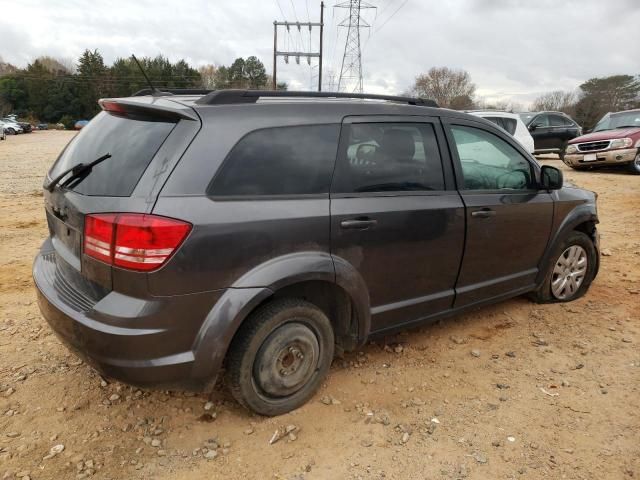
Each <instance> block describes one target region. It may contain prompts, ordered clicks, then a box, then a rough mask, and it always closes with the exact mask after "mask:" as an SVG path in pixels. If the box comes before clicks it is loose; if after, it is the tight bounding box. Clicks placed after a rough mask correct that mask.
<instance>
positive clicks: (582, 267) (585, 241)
mask: <svg viewBox="0 0 640 480" xmlns="http://www.w3.org/2000/svg"><path fill="white" fill-rule="evenodd" d="M597 261H598V252H597V250H596V247H595V246H594V244H593V241H592V240H591V238H589V236H587V235H586V234H584V233H582V232H577V231H573V232H571V233H570V234H569V236H568V237H567V238H566V239H565V241H564V242H562V243H561V245H560V246H559V247H558V248H556V251H555V252H554V255H553V257H552V260H551V262H552V263H550V264H549V265H548V266H547V274H546V275H545V278H544V281H543V282H542V285H540V287H539V288H538V290H536V291H535V292H533V294H532V299H533V300H534V301H536V302H539V303H552V302H570V301H572V300H576V299H577V298H580V297H581V296H583V295H584V294H585V293H586V292H587V290H588V289H589V286H590V285H591V282H592V281H593V279H594V277H595V273H596V266H597Z"/></svg>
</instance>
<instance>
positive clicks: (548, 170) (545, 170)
mask: <svg viewBox="0 0 640 480" xmlns="http://www.w3.org/2000/svg"><path fill="white" fill-rule="evenodd" d="M562 182H563V178H562V171H561V170H559V169H557V168H556V167H551V166H549V165H543V166H542V170H541V172H540V187H541V188H542V189H544V190H560V189H561V188H562Z"/></svg>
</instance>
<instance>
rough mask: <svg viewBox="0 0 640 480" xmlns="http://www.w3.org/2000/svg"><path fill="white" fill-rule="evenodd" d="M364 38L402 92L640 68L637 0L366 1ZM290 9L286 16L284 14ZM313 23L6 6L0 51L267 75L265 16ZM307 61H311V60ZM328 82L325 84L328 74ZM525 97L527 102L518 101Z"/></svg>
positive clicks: (129, 6) (520, 90) (232, 14)
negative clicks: (437, 69)
mask: <svg viewBox="0 0 640 480" xmlns="http://www.w3.org/2000/svg"><path fill="white" fill-rule="evenodd" d="M370 2H371V3H372V4H374V5H377V6H378V7H379V8H378V9H377V10H368V11H366V12H365V13H364V14H365V15H366V18H367V20H368V21H369V23H370V24H371V28H369V29H363V30H362V31H361V44H362V51H363V54H362V61H363V72H364V76H365V78H364V84H365V89H366V90H368V91H372V92H376V93H383V92H386V93H401V92H403V91H406V90H407V89H408V88H409V87H410V85H411V83H412V81H413V80H414V78H415V76H416V75H418V74H420V73H422V72H425V71H427V70H428V69H429V68H430V67H432V66H445V65H446V66H449V67H455V68H462V69H465V70H467V71H469V73H470V74H471V76H472V78H473V80H474V82H475V83H476V85H477V86H478V91H479V93H481V94H482V95H483V96H486V97H488V98H495V99H508V98H513V99H517V101H530V100H531V99H532V98H534V97H535V95H537V94H539V93H541V92H545V91H549V90H556V89H575V88H576V87H577V86H578V85H579V84H580V83H582V82H583V81H585V80H587V79H589V78H592V77H595V76H604V75H613V74H619V73H629V74H638V73H640V55H637V52H635V50H636V47H637V45H640V29H638V27H637V26H638V25H640V2H638V1H637V0H608V1H607V2H602V1H600V0H565V1H557V0H537V1H535V2H533V1H530V0H448V1H446V2H442V1H435V0H408V1H407V0H386V1H385V2H383V0H370ZM326 4H327V7H326V10H325V23H326V28H325V48H324V53H325V63H324V69H323V74H324V77H325V83H328V82H330V81H331V79H332V74H333V75H334V76H335V77H337V75H339V72H340V66H341V59H342V53H343V51H344V41H345V38H346V29H345V28H341V27H338V26H337V25H338V23H340V21H341V20H342V19H344V18H345V17H346V15H347V11H346V10H345V9H339V8H334V7H333V6H332V3H330V2H326ZM293 6H295V13H294V10H293ZM307 8H308V10H309V16H310V18H311V19H312V20H313V21H317V18H318V13H319V7H318V5H317V4H316V2H313V3H311V1H310V0H292V1H290V2H286V1H284V0H236V1H234V2H222V1H219V0H218V1H211V0H191V1H184V2H180V3H175V2H171V3H169V2H166V3H163V2H161V1H160V2H158V1H157V0H155V1H151V0H137V1H136V2H125V1H121V2H108V1H104V0H96V1H94V2H92V3H88V2H85V1H80V0H67V1H65V2H61V1H47V2H44V1H40V2H37V1H34V0H20V1H19V2H13V3H12V4H11V8H9V9H4V11H3V16H2V18H0V32H2V35H1V37H2V38H1V40H2V50H1V51H0V55H2V57H3V58H4V59H5V61H9V62H12V63H15V64H17V65H19V66H26V64H27V63H28V62H29V61H31V60H32V59H33V58H35V57H37V56H40V55H51V56H54V57H64V58H77V57H78V56H79V55H80V54H81V53H82V51H83V50H84V49H85V48H89V49H96V48H97V49H98V50H99V51H100V52H101V53H102V54H103V56H104V57H105V60H106V61H107V62H108V63H110V62H112V61H113V60H115V59H116V58H118V57H126V56H129V55H130V54H131V53H135V54H136V55H139V56H155V55H157V54H163V55H165V56H167V57H169V58H170V59H171V60H178V59H180V58H184V59H186V60H187V61H189V62H190V63H192V64H195V65H201V64H206V63H214V64H230V63H231V62H232V61H233V60H234V59H235V58H236V57H238V56H244V57H246V56H249V55H256V56H258V57H259V58H261V59H262V61H263V62H264V64H265V66H266V68H267V70H268V71H271V69H272V47H273V21H274V20H275V19H278V20H283V18H282V17H283V13H281V11H280V10H282V11H283V12H284V15H286V19H287V20H296V17H297V18H298V19H299V20H300V21H306V20H307V18H308V17H307ZM285 48H289V49H297V50H299V49H302V50H305V49H309V48H311V49H314V50H315V49H317V48H318V44H317V40H316V32H315V30H314V31H312V35H311V37H309V34H308V31H306V32H305V31H304V30H303V31H302V32H301V33H298V32H297V30H295V29H292V30H291V32H289V33H287V32H285V31H284V30H283V31H281V33H280V42H279V49H285ZM300 63H301V65H296V63H295V60H294V59H291V61H290V63H289V64H288V65H287V64H285V63H284V61H283V59H279V60H278V79H279V80H282V81H287V82H289V84H290V85H291V86H292V87H295V88H302V89H306V88H315V85H316V84H317V67H316V68H315V69H314V70H311V69H310V68H309V66H308V65H307V64H306V59H304V58H303V59H301V62H300ZM312 65H315V61H314V62H312ZM335 77H334V78H335ZM523 99H524V100H523Z"/></svg>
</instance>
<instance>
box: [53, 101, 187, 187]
mask: <svg viewBox="0 0 640 480" xmlns="http://www.w3.org/2000/svg"><path fill="white" fill-rule="evenodd" d="M173 127H175V123H171V122H165V121H153V120H151V119H148V118H134V117H120V116H114V115H111V114H109V113H106V112H101V113H99V114H98V115H96V117H95V118H94V119H93V120H91V121H90V122H89V124H88V125H87V126H86V127H84V128H83V129H82V130H81V131H80V133H79V134H78V135H77V136H76V137H75V138H74V139H73V140H72V141H71V143H69V145H67V147H66V148H65V149H64V151H63V152H62V154H61V155H60V157H59V158H58V160H57V161H56V163H55V165H54V166H53V168H52V169H51V171H50V172H49V176H50V177H51V178H55V177H56V176H58V175H59V174H60V173H62V172H63V171H64V170H66V169H68V168H71V167H73V166H74V165H77V164H79V163H90V162H92V161H93V160H95V159H97V158H98V157H101V156H102V155H105V154H107V153H110V154H111V158H108V159H107V160H105V161H104V162H102V163H99V164H98V165H96V166H95V167H93V171H92V172H91V173H90V174H89V175H87V176H86V177H85V178H84V179H83V180H82V181H80V182H74V183H73V187H72V188H71V189H72V190H73V191H75V192H78V193H81V194H83V195H95V196H114V197H127V196H130V195H131V193H132V192H133V189H134V188H135V186H136V185H137V184H138V181H139V180H140V177H141V176H142V174H143V173H144V171H145V170H146V168H147V166H148V165H149V163H150V162H151V159H152V158H153V157H154V155H155V154H156V152H157V151H158V149H159V148H160V146H161V145H162V144H163V142H164V141H165V140H166V138H167V137H168V136H169V134H170V133H171V130H172V129H173Z"/></svg>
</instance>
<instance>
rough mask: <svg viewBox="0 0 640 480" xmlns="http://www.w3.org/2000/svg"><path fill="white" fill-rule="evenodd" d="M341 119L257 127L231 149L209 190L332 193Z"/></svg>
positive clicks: (225, 192) (216, 192) (212, 192)
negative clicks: (294, 125)
mask: <svg viewBox="0 0 640 480" xmlns="http://www.w3.org/2000/svg"><path fill="white" fill-rule="evenodd" d="M339 134H340V125H337V124H336V125H308V126H307V125H305V126H296V127H276V128H266V129H262V130H256V131H254V132H251V133H249V134H248V135H246V136H245V137H243V138H242V139H241V140H240V141H239V142H238V143H237V144H236V146H235V147H233V149H232V150H231V152H230V153H229V155H228V156H227V158H226V159H225V161H224V163H223V164H222V166H221V169H220V171H219V173H218V174H217V175H216V176H215V178H214V179H213V181H212V182H211V184H210V185H209V188H208V189H207V193H208V194H209V195H304V194H318V193H328V192H329V187H330V184H331V173H332V171H333V166H334V163H335V157H336V151H337V149H338V136H339Z"/></svg>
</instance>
